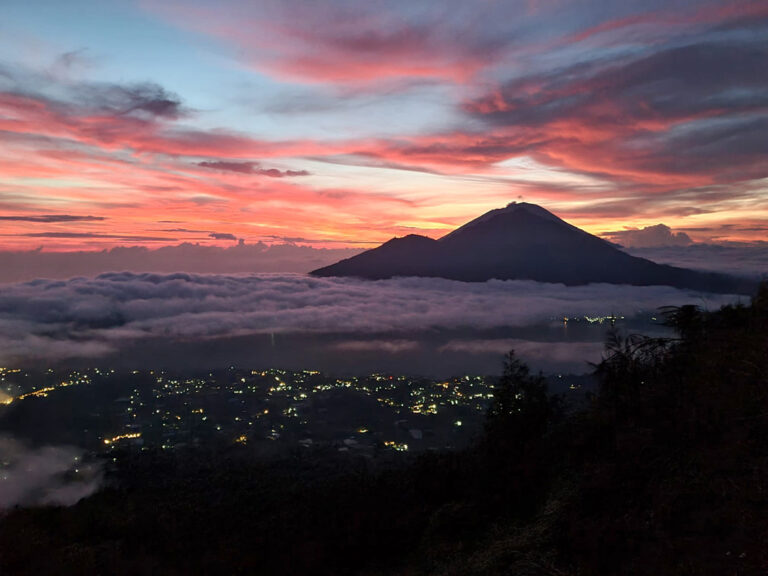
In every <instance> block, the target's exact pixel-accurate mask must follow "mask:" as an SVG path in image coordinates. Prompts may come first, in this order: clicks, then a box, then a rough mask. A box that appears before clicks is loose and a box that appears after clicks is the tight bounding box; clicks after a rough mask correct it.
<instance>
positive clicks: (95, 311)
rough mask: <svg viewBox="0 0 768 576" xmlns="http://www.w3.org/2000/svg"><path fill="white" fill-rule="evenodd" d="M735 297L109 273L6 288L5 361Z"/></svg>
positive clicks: (524, 320)
mask: <svg viewBox="0 0 768 576" xmlns="http://www.w3.org/2000/svg"><path fill="white" fill-rule="evenodd" d="M735 298H736V297H728V296H722V295H703V294H696V293H692V292H686V291H681V290H677V289H674V288H669V287H659V286H656V287H653V286H652V287H631V286H614V285H599V284H598V285H590V286H577V287H566V286H563V285H558V284H541V283H536V282H529V281H490V282H486V283H474V284H471V283H462V282H455V281H451V280H442V279H435V278H402V279H393V280H384V281H377V282H369V281H361V280H355V279H349V278H312V277H308V276H303V275H251V276H215V275H193V274H170V275H159V274H131V273H110V274H104V275H102V276H99V277H96V278H92V279H87V278H74V279H70V280H67V281H51V280H38V281H34V282H28V283H22V284H13V285H8V286H6V287H4V289H3V290H2V292H0V361H2V362H5V363H13V362H20V361H30V360H33V359H38V360H43V361H45V360H48V361H56V360H64V359H67V358H89V357H90V358H100V357H105V356H107V355H109V354H111V353H113V352H117V351H118V350H122V349H123V348H124V347H126V346H130V345H133V344H137V343H141V342H142V341H148V340H161V341H163V342H166V343H173V342H186V343H189V342H201V341H212V340H221V339H227V338H237V337H247V336H251V335H269V334H272V335H275V334H278V335H291V334H299V335H320V336H322V335H331V334H336V335H338V334H347V335H355V334H359V335H361V336H365V337H367V338H376V335H386V339H390V340H391V339H392V337H391V335H392V334H401V335H406V338H405V339H406V340H411V339H413V336H414V335H418V334H428V333H430V332H435V331H454V332H456V333H459V332H462V331H465V332H477V331H486V330H497V329H505V328H509V327H522V326H529V325H534V324H541V323H547V322H551V321H553V320H557V319H558V318H562V317H563V316H571V317H578V316H584V315H589V316H599V315H610V314H619V315H625V316H628V317H629V316H632V315H634V314H636V313H637V312H638V311H640V310H646V311H647V310H654V309H656V308H657V307H658V306H661V305H680V304H688V303H694V304H698V305H703V306H705V307H709V308H714V307H718V306H720V305H721V304H723V303H726V302H729V301H733V300H734V299H735ZM400 338H402V337H400ZM352 339H354V338H347V340H352ZM400 344H402V342H401V343H400ZM366 346H368V347H369V348H370V346H371V344H370V343H369V344H366ZM374 346H375V344H374ZM399 348H400V349H401V350H402V349H403V348H402V346H399ZM390 351H396V350H390Z"/></svg>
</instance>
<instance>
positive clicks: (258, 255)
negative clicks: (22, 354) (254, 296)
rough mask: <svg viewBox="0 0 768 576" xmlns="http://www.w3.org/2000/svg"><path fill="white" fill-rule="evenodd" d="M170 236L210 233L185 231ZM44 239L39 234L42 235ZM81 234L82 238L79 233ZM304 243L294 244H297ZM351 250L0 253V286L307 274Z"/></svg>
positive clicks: (195, 247) (276, 247) (188, 247)
mask: <svg viewBox="0 0 768 576" xmlns="http://www.w3.org/2000/svg"><path fill="white" fill-rule="evenodd" d="M166 231H172V232H189V233H196V232H197V233H200V234H204V235H205V236H206V240H207V239H208V235H209V232H208V231H202V230H197V231H196V230H188V229H185V228H174V229H167V230H166ZM210 234H215V237H217V238H219V239H224V240H233V241H234V240H237V238H236V237H235V235H234V234H230V233H210ZM38 236H40V235H38ZM78 236H82V234H80V235H78ZM299 240H300V239H298V240H296V241H299ZM360 251H361V250H357V249H352V248H338V249H318V248H311V247H309V246H297V245H295V244H293V243H284V244H272V245H267V244H264V243H262V242H258V243H256V244H246V243H244V242H240V243H239V244H237V245H235V246H230V247H226V248H225V247H219V246H206V245H201V244H192V243H188V242H185V243H183V244H179V245H177V246H164V247H162V248H157V249H154V250H153V249H149V248H146V247H143V246H125V247H118V248H112V249H111V250H101V251H98V252H94V251H81V252H46V251H43V250H42V249H38V250H29V251H23V252H0V284H2V283H6V282H23V281H27V280H34V279H36V278H71V277H73V276H95V275H97V274H101V273H103V272H110V271H115V270H127V271H131V272H177V271H180V270H181V271H184V272H194V273H202V274H237V273H253V272H309V271H310V270H314V269H315V268H322V267H323V266H327V265H329V264H333V263H334V262H337V261H339V260H341V259H343V258H349V257H351V256H354V255H355V254H358V253H359V252H360Z"/></svg>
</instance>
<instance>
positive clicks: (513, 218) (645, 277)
mask: <svg viewBox="0 0 768 576" xmlns="http://www.w3.org/2000/svg"><path fill="white" fill-rule="evenodd" d="M310 274H312V275H314V276H354V277H358V278H366V279H371V280H378V279H384V278H392V277H395V276H423V277H439V278H448V279H451V280H460V281H464V282H484V281H486V280H490V279H493V278H496V279H499V280H535V281H538V282H554V283H560V284H566V285H580V284H591V283H608V284H631V285H635V286H652V285H666V286H674V287H676V288H685V289H693V290H700V291H706V292H719V293H735V294H751V293H752V292H753V290H754V288H755V286H754V283H753V282H751V281H749V280H746V279H742V278H736V277H732V276H727V275H725V274H717V273H710V272H699V271H694V270H687V269H685V268H677V267H674V266H668V265H664V264H657V263H655V262H652V261H650V260H646V259H645V258H638V257H636V256H631V255H629V254H627V253H626V252H624V251H622V250H621V248H620V247H619V246H616V245H614V244H611V243H610V242H607V241H606V240H603V239H602V238H598V237H597V236H593V235H592V234H589V233H588V232H585V231H584V230H581V229H579V228H576V227H575V226H572V225H571V224H568V223H567V222H565V221H564V220H562V219H560V218H558V217H557V216H555V215H554V214H552V213H551V212H549V211H548V210H546V209H544V208H542V207H541V206H537V205H536V204H529V203H525V202H513V203H511V204H509V205H507V206H506V207H505V208H500V209H497V210H491V211H490V212H487V213H486V214H483V215H482V216H480V217H479V218H476V219H474V220H472V221H471V222H468V223H467V224H464V225H463V226H461V227H460V228H457V229H456V230H454V231H453V232H451V233H449V234H447V235H446V236H443V237H442V238H440V239H439V240H434V239H432V238H428V237H426V236H419V235H416V234H411V235H408V236H404V237H402V238H393V239H392V240H389V241H388V242H385V243H384V244H382V245H381V246H379V247H378V248H374V249H372V250H367V251H365V252H362V253H360V254H358V255H356V256H353V257H352V258H347V259H345V260H341V261H340V262H337V263H336V264H332V265H330V266H326V267H324V268H319V269H318V270H314V271H313V272H311V273H310Z"/></svg>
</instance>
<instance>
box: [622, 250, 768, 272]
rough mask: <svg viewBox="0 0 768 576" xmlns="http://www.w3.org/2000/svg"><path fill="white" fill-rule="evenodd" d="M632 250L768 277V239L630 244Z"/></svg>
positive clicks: (677, 261)
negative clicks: (677, 244) (634, 245)
mask: <svg viewBox="0 0 768 576" xmlns="http://www.w3.org/2000/svg"><path fill="white" fill-rule="evenodd" d="M628 252H629V253H630V254H633V255H635V256H641V257H643V258H648V259H649V260H653V261H654V262H659V263H662V264H672V265H673V266H681V267H683V268H693V269H697V270H708V271H714V272H725V273H727V274H735V275H738V276H747V277H751V278H766V277H768V243H766V242H757V243H754V244H740V243H730V244H726V245H718V244H691V245H690V246H647V247H643V248H639V247H638V248H630V249H629V250H628Z"/></svg>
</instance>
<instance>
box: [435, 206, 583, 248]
mask: <svg viewBox="0 0 768 576" xmlns="http://www.w3.org/2000/svg"><path fill="white" fill-rule="evenodd" d="M496 219H501V220H503V222H500V224H501V225H502V226H505V225H513V224H514V223H517V224H520V223H522V222H526V223H529V224H531V225H535V224H536V221H537V220H544V221H547V222H551V223H556V224H559V225H561V226H565V227H568V228H571V229H573V230H578V228H575V227H574V226H571V225H570V224H568V223H567V222H565V221H564V220H562V219H560V218H558V217H557V216H555V215H554V214H552V212H550V211H549V210H547V209H545V208H542V207H541V206H539V205H538V204H530V203H528V202H510V203H509V204H507V205H506V206H505V207H504V208H496V209H494V210H490V211H488V212H486V213H485V214H483V215H482V216H479V217H477V218H475V219H474V220H471V221H470V222H467V223H466V224H464V225H463V226H461V227H460V228H457V229H456V230H454V231H453V232H450V233H448V234H446V235H445V236H443V237H442V238H440V241H443V240H449V241H453V240H455V239H456V238H457V237H460V236H464V235H465V234H466V233H468V232H474V231H476V230H479V229H482V228H485V227H487V226H489V225H491V221H494V223H495V221H496ZM513 220H514V222H513Z"/></svg>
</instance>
